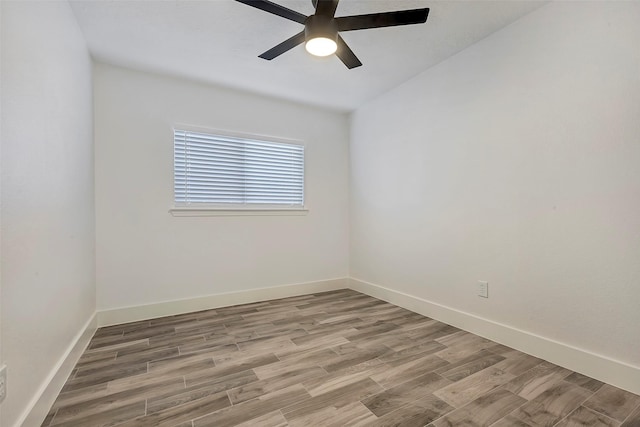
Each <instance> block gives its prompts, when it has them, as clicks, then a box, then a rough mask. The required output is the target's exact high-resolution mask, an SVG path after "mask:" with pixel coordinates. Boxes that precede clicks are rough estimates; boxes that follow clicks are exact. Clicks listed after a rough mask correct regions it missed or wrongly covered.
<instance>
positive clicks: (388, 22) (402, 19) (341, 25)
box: [335, 8, 429, 31]
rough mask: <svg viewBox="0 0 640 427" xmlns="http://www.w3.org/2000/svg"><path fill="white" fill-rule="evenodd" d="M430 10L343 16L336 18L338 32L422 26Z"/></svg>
mask: <svg viewBox="0 0 640 427" xmlns="http://www.w3.org/2000/svg"><path fill="white" fill-rule="evenodd" d="M427 16H429V8H425V9H411V10H398V11H396V12H383V13H371V14H368V15H357V16H341V17H339V18H335V20H336V23H337V24H338V31H352V30H364V29H367V28H380V27H393V26H395V25H410V24H422V23H424V22H426V21H427Z"/></svg>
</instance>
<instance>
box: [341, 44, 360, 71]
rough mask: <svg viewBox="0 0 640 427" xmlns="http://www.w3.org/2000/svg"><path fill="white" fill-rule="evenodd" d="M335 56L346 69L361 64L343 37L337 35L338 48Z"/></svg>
mask: <svg viewBox="0 0 640 427" xmlns="http://www.w3.org/2000/svg"><path fill="white" fill-rule="evenodd" d="M336 56H337V57H338V58H340V60H341V61H342V62H343V63H344V65H346V66H347V68H348V69H352V68H356V67H359V66H361V65H362V62H360V60H359V59H358V57H357V56H356V54H355V53H353V51H352V50H351V49H350V48H349V46H347V44H346V43H345V41H344V39H343V38H342V37H340V36H338V50H336Z"/></svg>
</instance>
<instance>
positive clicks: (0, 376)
mask: <svg viewBox="0 0 640 427" xmlns="http://www.w3.org/2000/svg"><path fill="white" fill-rule="evenodd" d="M5 397H7V365H2V367H0V403H2V401H3V400H4V398H5Z"/></svg>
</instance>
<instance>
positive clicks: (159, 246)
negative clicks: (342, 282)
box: [94, 64, 349, 309]
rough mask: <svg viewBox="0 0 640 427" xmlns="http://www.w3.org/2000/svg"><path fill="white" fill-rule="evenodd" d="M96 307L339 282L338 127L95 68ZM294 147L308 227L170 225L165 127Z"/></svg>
mask: <svg viewBox="0 0 640 427" xmlns="http://www.w3.org/2000/svg"><path fill="white" fill-rule="evenodd" d="M94 90H95V94H94V96H95V151H96V153H95V162H96V176H95V179H96V239H97V241H96V245H97V246H96V251H97V252H96V263H97V264H96V268H97V292H98V307H99V308H100V309H113V308H119V307H125V306H135V305H141V304H150V303H156V302H163V301H172V300H177V299H185V298H193V297H200V296H205V295H215V294H221V293H226V292H235V291H242V290H248V289H254V288H265V287H271V286H276V285H286V284H295V283H302V282H309V281H316V280H325V279H333V278H341V277H346V276H347V274H348V243H347V242H348V228H347V226H348V213H347V209H348V186H347V185H346V182H347V179H348V170H347V168H348V133H349V131H348V118H347V116H346V115H344V114H338V113H332V112H327V111H323V110H320V109H316V108H311V107H305V106H301V105H296V104H293V103H287V102H282V101H277V100H273V99H269V98H264V97H260V96H256V95H251V94H246V93H242V92H237V91H233V90H230V89H223V88H216V87H213V86H204V85H200V84H196V83H191V82H187V81H182V80H177V79H173V78H170V77H162V76H156V75H151V74H145V73H139V72H135V71H130V70H125V69H121V68H115V67H111V66H107V65H101V64H97V65H96V66H95V67H94ZM176 123H186V124H192V125H196V126H201V127H207V128H213V129H218V130H229V131H233V132H241V133H249V134H259V135H267V136H275V137H280V138H287V139H298V140H302V141H303V142H304V143H305V145H306V154H305V155H306V176H305V180H306V182H305V184H306V204H307V206H308V208H309V213H308V215H306V216H235V217H223V216H217V217H197V218H184V217H173V216H171V215H170V214H169V213H168V210H169V208H170V207H171V206H172V202H173V133H172V126H173V125H174V124H176Z"/></svg>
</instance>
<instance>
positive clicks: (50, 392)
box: [15, 313, 98, 427]
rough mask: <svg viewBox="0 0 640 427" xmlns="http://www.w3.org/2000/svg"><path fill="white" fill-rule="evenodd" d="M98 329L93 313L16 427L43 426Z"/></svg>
mask: <svg viewBox="0 0 640 427" xmlns="http://www.w3.org/2000/svg"><path fill="white" fill-rule="evenodd" d="M97 327H98V324H97V317H96V313H93V315H92V316H91V317H90V318H89V320H88V321H87V323H85V325H84V326H83V327H82V329H81V330H80V332H78V334H77V335H76V336H75V337H74V339H73V340H72V341H71V344H70V345H69V347H68V348H67V351H66V352H65V353H64V354H63V355H62V357H61V358H60V360H58V363H56V365H55V366H54V367H53V369H52V370H51V372H50V373H49V375H48V376H47V378H46V379H45V381H44V382H43V383H42V386H40V389H39V390H38V392H37V393H36V395H35V396H34V398H33V399H31V402H29V405H28V406H27V409H26V410H25V411H24V412H23V414H22V416H20V418H19V419H18V422H17V423H16V424H15V427H36V426H40V425H41V424H42V422H43V421H44V419H45V418H46V416H47V414H48V413H49V409H51V405H53V402H55V400H56V398H57V397H58V394H59V393H60V390H62V387H63V386H64V383H65V382H66V381H67V378H69V375H70V374H71V371H72V370H73V367H74V366H75V365H76V363H78V359H80V356H81V355H82V353H83V352H84V350H85V349H86V348H87V346H88V345H89V341H91V337H93V334H94V333H95V332H96V329H97Z"/></svg>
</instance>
